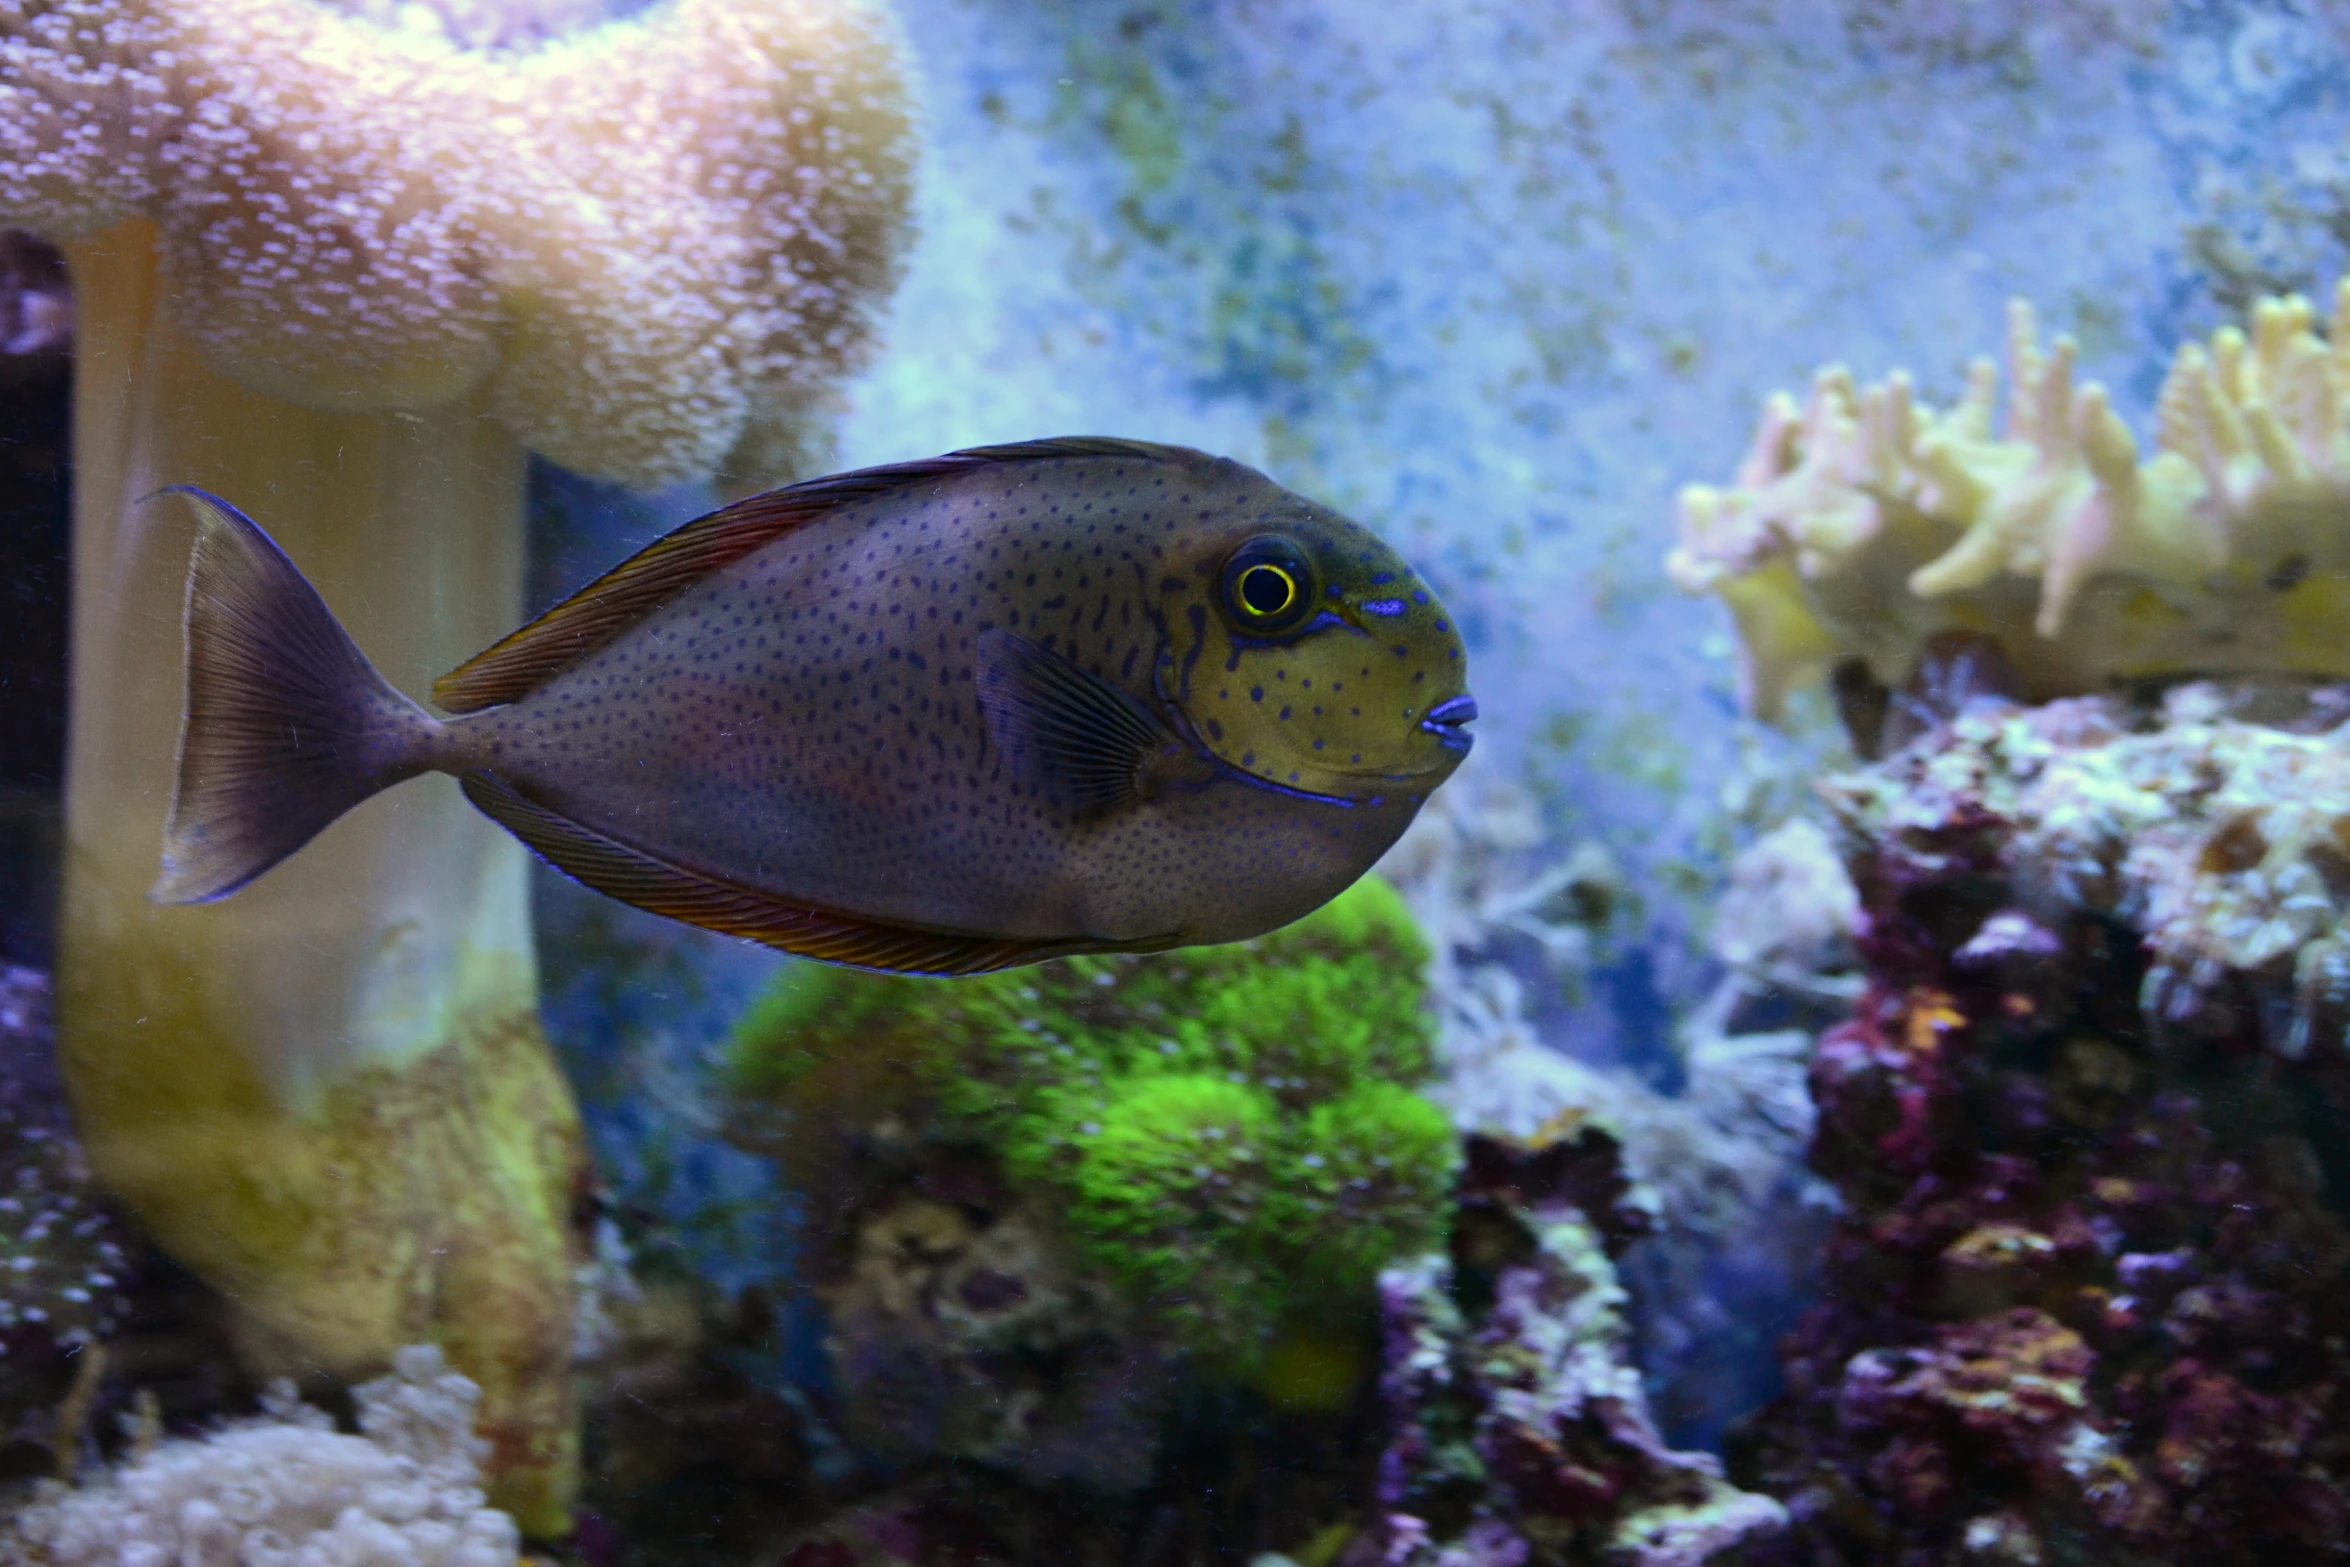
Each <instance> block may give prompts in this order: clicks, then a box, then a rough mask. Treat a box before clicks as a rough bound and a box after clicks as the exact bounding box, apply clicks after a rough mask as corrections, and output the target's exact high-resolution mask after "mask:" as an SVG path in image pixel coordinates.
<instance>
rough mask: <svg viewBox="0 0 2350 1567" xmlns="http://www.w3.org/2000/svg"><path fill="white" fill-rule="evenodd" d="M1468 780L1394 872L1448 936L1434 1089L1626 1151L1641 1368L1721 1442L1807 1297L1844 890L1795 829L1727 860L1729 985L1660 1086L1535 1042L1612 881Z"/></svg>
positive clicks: (1469, 1126)
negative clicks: (1550, 992) (1641, 1229)
mask: <svg viewBox="0 0 2350 1567" xmlns="http://www.w3.org/2000/svg"><path fill="white" fill-rule="evenodd" d="M1469 782H1470V787H1468V788H1466V789H1463V788H1461V787H1460V781H1457V780H1456V783H1455V784H1454V785H1451V786H1448V787H1447V788H1446V790H1444V791H1443V792H1442V793H1440V794H1439V795H1438V796H1437V797H1436V798H1435V799H1434V800H1433V801H1431V802H1430V806H1429V809H1428V810H1426V811H1424V812H1422V813H1421V818H1420V820H1419V821H1418V822H1415V823H1414V824H1413V827H1412V829H1411V831H1410V832H1409V833H1407V834H1406V835H1405V837H1404V839H1403V841H1402V842H1401V843H1400V844H1398V845H1397V847H1396V849H1395V850H1394V851H1392V852H1391V853H1390V854H1389V855H1388V857H1387V859H1386V860H1385V861H1384V862H1382V869H1383V871H1385V872H1386V873H1388V874H1392V875H1395V876H1396V877H1397V878H1398V879H1399V881H1400V882H1401V884H1402V886H1403V888H1404V889H1405V892H1406V895H1407V896H1408V897H1409V898H1410V899H1411V900H1412V903H1413V907H1414V912H1415V913H1417V914H1419V915H1420V917H1421V919H1422V921H1423V925H1424V928H1426V929H1427V930H1429V931H1430V932H1431V934H1432V936H1434V937H1436V938H1438V939H1439V940H1441V941H1442V942H1443V943H1444V944H1445V945H1444V950H1441V951H1440V952H1439V953H1438V956H1437V959H1436V961H1435V962H1434V963H1433V964H1432V965H1431V967H1430V971H1429V972H1430V976H1431V989H1432V990H1433V992H1434V995H1435V999H1436V1002H1437V1006H1438V1012H1439V1016H1440V1018H1441V1020H1442V1025H1443V1026H1442V1030H1441V1034H1440V1047H1439V1048H1440V1053H1441V1056H1442V1058H1443V1062H1444V1070H1443V1076H1442V1078H1441V1080H1440V1081H1439V1082H1438V1084H1437V1085H1436V1086H1435V1087H1434V1088H1432V1089H1431V1090H1430V1092H1431V1094H1432V1095H1433V1096H1434V1097H1435V1098H1436V1099H1437V1101H1438V1102H1439V1103H1441V1104H1442V1105H1444V1106H1445V1108H1446V1109H1447V1110H1448V1111H1450V1112H1451V1114H1452V1116H1453V1119H1454V1122H1455V1124H1456V1125H1457V1126H1458V1127H1459V1128H1460V1129H1462V1130H1463V1131H1484V1132H1493V1133H1501V1134H1506V1135H1515V1136H1531V1135H1534V1134H1535V1133H1537V1132H1538V1131H1539V1130H1540V1129H1541V1128H1542V1127H1543V1126H1544V1124H1545V1123H1548V1122H1551V1121H1553V1120H1555V1119H1556V1118H1557V1117H1559V1116H1561V1115H1566V1116H1569V1117H1573V1118H1578V1119H1581V1118H1588V1119H1590V1120H1592V1121H1593V1122H1595V1123H1596V1124H1598V1125H1600V1126H1603V1127H1605V1128H1607V1130H1608V1131H1609V1132H1610V1133H1611V1134H1612V1135H1613V1136H1615V1137H1616V1138H1618V1139H1619V1140H1620V1141H1621V1143H1622V1144H1623V1149H1624V1163H1625V1165H1626V1167H1627V1169H1628V1170H1629V1171H1630V1172H1631V1175H1632V1177H1633V1180H1634V1183H1635V1187H1634V1189H1635V1192H1636V1199H1635V1200H1636V1201H1638V1202H1640V1203H1642V1204H1643V1205H1645V1206H1646V1207H1647V1208H1648V1209H1649V1211H1650V1212H1651V1213H1652V1215H1653V1216H1654V1219H1655V1225H1654V1234H1653V1235H1652V1237H1651V1238H1650V1239H1649V1240H1648V1241H1647V1242H1646V1243H1645V1244H1643V1245H1642V1246H1641V1247H1640V1248H1638V1249H1637V1250H1636V1251H1635V1252H1634V1253H1633V1254H1632V1255H1631V1256H1629V1257H1628V1258H1626V1259H1625V1260H1624V1262H1623V1264H1622V1267H1621V1272H1622V1275H1623V1279H1624V1282H1625V1283H1626V1285H1627V1286H1628V1287H1629V1288H1630V1289H1631V1290H1632V1293H1633V1297H1634V1300H1635V1309H1634V1312H1633V1316H1634V1321H1635V1326H1636V1332H1637V1335H1638V1338H1639V1341H1640V1343H1639V1350H1640V1360H1641V1364H1642V1366H1643V1368H1644V1369H1645V1371H1646V1373H1647V1375H1648V1377H1649V1386H1650V1390H1651V1395H1652V1398H1653V1400H1654V1402H1655V1405H1656V1408H1657V1411H1658V1415H1659V1418H1660V1419H1661V1420H1662V1421H1664V1422H1665V1423H1666V1425H1667V1428H1668V1429H1669V1430H1671V1431H1673V1432H1674V1433H1675V1434H1676V1436H1677V1437H1679V1438H1681V1439H1683V1440H1694V1441H1710V1440H1712V1439H1713V1438H1714V1437H1715V1436H1717V1435H1718V1433H1719V1432H1720V1430H1721V1428H1722V1426H1723V1425H1724V1423H1725V1422H1726V1421H1727V1420H1729V1419H1730V1418H1731V1417H1733V1416H1735V1415H1738V1414H1742V1413H1744V1412H1746V1411H1748V1410H1750V1409H1752V1408H1753V1407H1754V1405H1755V1404H1756V1403H1757V1402H1759V1401H1760V1400H1761V1399H1763V1398H1767V1397H1768V1396H1770V1394H1771V1393H1772V1392H1774V1391H1775V1390H1776V1382H1775V1379H1774V1378H1773V1374H1772V1372H1771V1369H1770V1368H1771V1366H1772V1357H1771V1354H1770V1348H1769V1346H1770V1342H1771V1340H1772V1338H1773V1337H1774V1336H1775V1335H1776V1333H1777V1332H1779V1331H1780V1330H1781V1329H1783V1328H1784V1327H1785V1326H1786V1325H1787V1324H1788V1323H1789V1322H1791V1321H1792V1319H1793V1316H1794V1314H1795V1312H1796V1311H1797V1310H1798V1309H1799V1308H1800V1306H1801V1305H1802V1304H1803V1303H1804V1302H1805V1301H1807V1300H1808V1298H1809V1282H1808V1281H1809V1278H1810V1275H1811V1272H1812V1269H1813V1266H1814V1259H1815V1256H1816V1251H1817V1246H1818V1242H1819V1238H1820V1236H1821V1233H1822V1230H1823V1227H1824V1205H1823V1203H1822V1200H1821V1199H1822V1197H1823V1196H1824V1195H1825V1194H1824V1190H1823V1189H1822V1187H1821V1185H1820V1183H1819V1182H1818V1180H1817V1179H1816V1178H1815V1177H1813V1176H1812V1175H1811V1174H1810V1173H1809V1172H1807V1171H1806V1170H1805V1169H1804V1167H1803V1161H1802V1153H1803V1147H1804V1143H1805V1140H1806V1139H1807V1138H1808V1137H1809V1136H1810V1134H1811V1127H1812V1107H1811V1101H1810V1099H1809V1097H1808V1096H1807V1095H1806V1094H1805V1092H1804V1063H1805V1062H1806V1060H1808V1058H1809V1056H1810V1054H1811V1049H1812V1041H1813V1039H1814V1037H1815V1036H1816V1035H1817V1034H1818V1033H1819V1031H1820V1030H1822V1029H1824V1028H1826V1027H1828V1026H1830V1025H1831V1024H1833V1023H1834V1022H1836V1021H1838V1020H1840V1019H1841V1018H1842V1017H1843V1016H1844V1015H1845V1013H1846V1011H1847V1009H1848V1007H1849V1003H1850V999H1851V996H1852V995H1853V994H1854V993H1855V992H1856V990H1857V986H1856V984H1855V982H1854V981H1853V980H1852V978H1851V976H1850V974H1849V973H1848V972H1847V971H1848V970H1849V968H1850V966H1851V965H1852V964H1853V962H1854V961H1855V958H1854V954H1853V951H1852V941H1851V925H1852V921H1853V917H1854V914H1855V912H1856V899H1855V895H1854V893H1853V890H1852V886H1851V882H1850V880H1849V878H1847V877H1846V876H1845V874H1844V869H1843V866H1842V865H1841V863H1840V862H1839V861H1838V860H1837V858H1836V855H1835V853H1834V851H1833V848H1832V847H1831V846H1830V844H1829V843H1828V841H1827V839H1826V837H1825V836H1824V835H1823V834H1822V833H1821V831H1820V829H1819V828H1818V827H1817V826H1815V825H1813V824H1811V823H1809V822H1806V821H1803V820H1800V819H1798V820H1795V821H1790V822H1787V823H1784V824H1782V825H1781V826H1780V827H1778V828H1776V829H1774V830H1773V831H1772V832H1770V833H1767V834H1765V835H1763V836H1762V837H1761V838H1759V839H1757V840H1756V841H1755V842H1754V843H1753V844H1751V845H1749V846H1748V847H1747V848H1746V849H1745V850H1744V851H1743V852H1741V853H1740V854H1739V855H1738V856H1737V857H1736V858H1735V859H1734V860H1733V862H1732V864H1731V867H1730V875H1729V878H1728V885H1727V887H1726V888H1725V889H1724V894H1723V897H1722V900H1721V904H1720V907H1719V909H1718V910H1717V912H1716V916H1715V920H1714V932H1713V943H1712V945H1713V956H1714V957H1715V959H1716V960H1717V961H1718V963H1719V964H1720V973H1721V977H1720V979H1719V981H1718V982H1717V983H1716V985H1715V986H1714V988H1713V990H1712V992H1711V994H1710V995H1708V996H1707V997H1705V999H1704V1000H1703V1001H1702V1003H1701V1004H1700V1005H1698V1006H1697V1007H1696V1008H1694V1009H1693V1010H1692V1012H1691V1013H1690V1014H1689V1015H1688V1016H1687V1017H1686V1018H1685V1019H1683V1021H1682V1023H1681V1026H1680V1027H1679V1029H1678V1030H1677V1031H1676V1036H1675V1038H1674V1041H1673V1045H1674V1051H1675V1060H1674V1064H1675V1066H1676V1067H1677V1069H1678V1075H1679V1076H1680V1078H1681V1082H1680V1083H1679V1085H1678V1088H1679V1091H1678V1092H1666V1091H1663V1090H1662V1089H1660V1088H1659V1087H1657V1086H1654V1085H1652V1084H1650V1083H1648V1082H1644V1081H1642V1080H1640V1079H1639V1078H1637V1077H1635V1076H1633V1075H1632V1074H1631V1073H1630V1072H1628V1071H1624V1070H1621V1069H1614V1068H1607V1067H1598V1066H1594V1065H1592V1064H1590V1063H1588V1062H1586V1061H1583V1060H1579V1059H1577V1058H1576V1057H1575V1056H1573V1055H1571V1054H1569V1053H1567V1052H1566V1051H1565V1050H1562V1049H1559V1048H1556V1047H1554V1045H1553V1044H1552V1043H1551V1042H1550V1040H1549V1039H1547V1038H1546V1037H1545V1026H1546V1024H1547V1025H1548V1026H1549V1032H1550V1033H1552V1034H1556V1033H1558V1032H1559V1029H1558V1028H1557V1027H1556V1020H1555V1018H1549V1019H1545V1018H1542V1017H1541V1016H1540V1014H1541V1013H1542V1012H1543V1011H1544V1010H1545V1003H1546V1001H1547V1000H1548V999H1549V997H1548V996H1547V995H1546V994H1545V988H1546V987H1557V986H1564V985H1567V984H1570V983H1572V982H1573V981H1574V980H1575V979H1577V978H1578V977H1579V971H1580V967H1581V964H1582V959H1583V956H1584V955H1585V954H1586V953H1587V951H1588V949H1589V948H1590V946H1591V945H1592V944H1593V933H1594V930H1595V927H1597V926H1599V925H1602V924H1604V922H1605V920H1606V918H1607V911H1608V909H1609V907H1610V904H1611V900H1612V899H1615V898H1618V897H1620V896H1621V888H1620V886H1618V885H1617V884H1616V883H1615V882H1614V881H1613V880H1612V879H1611V878H1610V877H1608V876H1607V875H1605V874H1604V872H1603V871H1602V870H1601V869H1600V868H1599V861H1598V856H1597V855H1596V854H1594V853H1593V852H1590V851H1588V850H1576V851H1572V852H1570V853H1569V854H1567V855H1566V856H1565V857H1564V858H1563V859H1560V860H1557V861H1556V862H1554V863H1553V864H1551V865H1550V866H1548V867H1547V868H1545V867H1544V866H1543V865H1542V861H1541V858H1540V849H1541V846H1542V844H1543V838H1542V825H1541V821H1540V813H1539V811H1538V810H1537V809H1536V808H1535V806H1534V804H1533V802H1532V800H1531V799H1530V798H1529V797H1527V796H1526V795H1525V794H1524V793H1523V792H1522V791H1518V790H1514V789H1509V788H1503V787H1496V786H1494V785H1492V784H1491V783H1489V782H1486V781H1484V780H1479V779H1476V778H1475V777H1474V775H1472V777H1471V779H1470V780H1469ZM1554 852H1555V851H1554ZM1529 956H1537V957H1538V959H1539V962H1540V966H1539V967H1533V966H1532V965H1529V964H1528V963H1527V962H1526V961H1525V959H1526V958H1527V957H1529ZM1569 1037H1570V1039H1571V1038H1572V1035H1571V1034H1570V1035H1569ZM1733 1368H1735V1369H1733Z"/></svg>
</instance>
